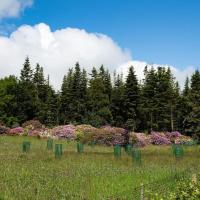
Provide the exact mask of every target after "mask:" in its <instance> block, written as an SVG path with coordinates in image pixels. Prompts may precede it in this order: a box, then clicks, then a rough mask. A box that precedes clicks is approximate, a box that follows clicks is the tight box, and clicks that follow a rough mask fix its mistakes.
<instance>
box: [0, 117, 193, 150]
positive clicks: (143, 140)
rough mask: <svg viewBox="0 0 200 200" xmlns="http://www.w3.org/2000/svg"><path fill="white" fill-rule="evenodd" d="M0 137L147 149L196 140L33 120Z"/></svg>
mask: <svg viewBox="0 0 200 200" xmlns="http://www.w3.org/2000/svg"><path fill="white" fill-rule="evenodd" d="M0 134H8V135H27V136H36V137H38V138H54V139H69V140H76V141H80V142H82V143H84V144H91V143H96V144H102V145H108V146H113V145H116V144H119V145H121V146H124V145H126V144H127V143H130V144H132V145H134V146H139V147H144V146H146V145H150V144H153V145H170V144H187V145H193V144H194V141H193V140H192V138H191V137H188V136H184V135H182V134H181V133H180V132H178V131H173V132H151V134H145V133H135V132H130V133H128V131H127V130H125V129H123V128H118V127H112V126H103V127H101V128H95V127H93V126H91V125H86V124H82V125H77V126H74V125H72V124H69V125H63V126H56V127H54V128H52V129H50V128H46V127H45V126H44V125H42V124H41V123H40V122H39V121H37V120H30V121H27V122H25V123H24V124H22V127H20V126H19V127H15V128H11V129H9V128H7V127H5V126H0Z"/></svg>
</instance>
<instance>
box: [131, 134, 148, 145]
mask: <svg viewBox="0 0 200 200" xmlns="http://www.w3.org/2000/svg"><path fill="white" fill-rule="evenodd" d="M129 143H130V144H132V145H134V146H139V147H144V146H146V145H148V144H151V140H150V136H149V135H147V134H144V133H134V132H131V133H130V135H129Z"/></svg>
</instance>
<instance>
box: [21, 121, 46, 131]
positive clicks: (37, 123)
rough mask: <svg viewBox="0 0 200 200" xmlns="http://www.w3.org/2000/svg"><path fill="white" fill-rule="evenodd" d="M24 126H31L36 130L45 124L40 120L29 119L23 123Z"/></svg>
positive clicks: (30, 127)
mask: <svg viewBox="0 0 200 200" xmlns="http://www.w3.org/2000/svg"><path fill="white" fill-rule="evenodd" d="M22 127H23V128H27V127H29V129H32V130H36V129H42V128H44V125H42V124H41V123H40V122H39V121H38V120H29V121H27V122H25V123H23V124H22Z"/></svg>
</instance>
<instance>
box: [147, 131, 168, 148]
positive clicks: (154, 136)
mask: <svg viewBox="0 0 200 200" xmlns="http://www.w3.org/2000/svg"><path fill="white" fill-rule="evenodd" d="M150 138H151V143H152V144H155V145H169V144H171V141H170V139H169V138H167V136H166V135H165V134H164V133H159V132H151V135H150Z"/></svg>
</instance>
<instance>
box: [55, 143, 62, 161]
mask: <svg viewBox="0 0 200 200" xmlns="http://www.w3.org/2000/svg"><path fill="white" fill-rule="evenodd" d="M61 156H62V144H55V157H56V158H61Z"/></svg>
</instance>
